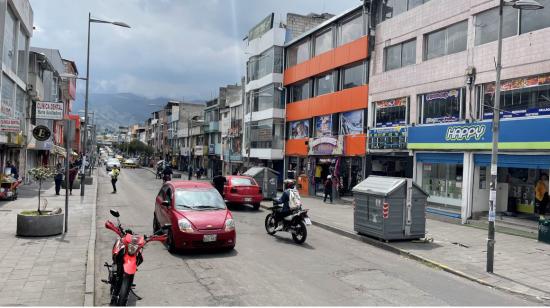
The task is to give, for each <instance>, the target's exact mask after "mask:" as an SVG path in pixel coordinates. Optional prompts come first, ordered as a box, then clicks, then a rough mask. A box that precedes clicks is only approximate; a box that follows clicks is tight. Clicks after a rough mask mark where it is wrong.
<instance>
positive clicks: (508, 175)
mask: <svg viewBox="0 0 550 308" xmlns="http://www.w3.org/2000/svg"><path fill="white" fill-rule="evenodd" d="M548 127H550V118H548V117H527V118H523V119H513V120H503V121H501V126H500V135H499V152H500V154H499V157H498V167H499V168H498V176H497V206H496V208H497V212H499V213H501V214H502V215H513V216H520V217H534V215H533V214H535V185H536V183H537V181H538V180H539V179H540V176H541V175H542V174H548V173H549V171H550V134H549V133H548ZM491 145H492V123H491V122H489V121H481V122H476V123H461V124H450V125H449V124H447V125H428V126H416V127H411V128H410V129H409V142H408V148H409V149H411V150H414V151H415V155H414V156H415V162H416V165H415V174H414V176H415V180H416V182H417V183H418V184H419V185H421V186H422V188H423V189H424V190H425V191H426V192H428V193H429V194H430V197H429V199H428V201H429V202H430V203H431V204H433V205H439V206H448V207H453V208H456V209H460V211H461V214H462V217H463V220H464V219H467V218H471V217H473V218H477V217H479V216H481V215H484V214H485V213H486V212H487V208H488V200H489V188H490V187H489V184H490V174H489V165H490V161H491V155H490V150H491Z"/></svg>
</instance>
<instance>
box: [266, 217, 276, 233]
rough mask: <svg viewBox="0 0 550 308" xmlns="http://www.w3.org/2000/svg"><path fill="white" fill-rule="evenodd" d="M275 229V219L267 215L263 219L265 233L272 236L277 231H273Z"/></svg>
mask: <svg viewBox="0 0 550 308" xmlns="http://www.w3.org/2000/svg"><path fill="white" fill-rule="evenodd" d="M276 227H277V226H276V225H275V218H274V217H273V214H267V216H266V217H265V231H266V232H267V234H269V235H273V234H275V233H277V231H275V228H276Z"/></svg>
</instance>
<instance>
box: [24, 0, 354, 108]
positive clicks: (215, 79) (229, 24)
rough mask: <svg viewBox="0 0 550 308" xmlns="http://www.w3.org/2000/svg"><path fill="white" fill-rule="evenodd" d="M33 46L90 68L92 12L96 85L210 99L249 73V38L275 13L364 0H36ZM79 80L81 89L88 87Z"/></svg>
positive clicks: (336, 9) (337, 8)
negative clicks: (246, 40)
mask: <svg viewBox="0 0 550 308" xmlns="http://www.w3.org/2000/svg"><path fill="white" fill-rule="evenodd" d="M30 2H31V5H32V8H33V11H34V22H33V23H34V26H35V30H34V33H33V37H32V39H31V46H34V47H45V48H55V49H59V50H60V52H61V56H62V57H63V58H65V59H70V60H73V61H75V62H76V64H77V67H78V70H79V74H80V76H81V77H84V76H85V75H86V39H87V25H88V24H87V18H88V13H89V12H91V14H92V18H98V19H104V20H109V21H122V22H125V23H127V24H129V25H130V26H131V28H130V29H127V28H122V27H116V26H113V25H110V24H98V23H92V27H91V43H90V46H91V51H90V91H91V92H95V93H133V94H137V95H142V96H146V97H149V98H154V97H168V98H174V99H179V98H189V99H210V98H212V97H214V96H216V93H217V91H218V88H219V87H220V86H224V85H227V84H235V83H236V82H239V81H240V77H241V76H242V75H243V74H244V71H245V63H246V60H245V58H246V56H245V54H244V51H243V46H244V44H243V38H244V37H245V36H246V35H247V33H248V30H249V29H250V28H252V27H253V26H254V25H256V24H257V23H258V22H260V21H261V20H262V19H263V18H264V17H266V16H267V15H268V14H270V13H271V12H274V13H275V15H276V16H278V17H279V18H281V19H284V17H285V16H286V13H288V12H293V13H298V14H308V13H311V12H314V13H322V12H328V13H332V14H339V13H341V12H343V11H345V10H347V9H349V8H352V7H355V6H357V5H359V4H361V1H360V0H30ZM84 88H85V82H84V81H79V82H78V87H77V91H79V92H83V91H84Z"/></svg>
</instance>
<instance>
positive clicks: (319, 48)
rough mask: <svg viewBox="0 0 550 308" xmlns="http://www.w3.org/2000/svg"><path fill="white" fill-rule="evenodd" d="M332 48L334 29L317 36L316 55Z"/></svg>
mask: <svg viewBox="0 0 550 308" xmlns="http://www.w3.org/2000/svg"><path fill="white" fill-rule="evenodd" d="M331 49H332V29H328V30H327V31H325V32H323V33H322V34H319V35H317V36H316V37H315V55H316V56H318V55H320V54H322V53H324V52H327V51H329V50H331Z"/></svg>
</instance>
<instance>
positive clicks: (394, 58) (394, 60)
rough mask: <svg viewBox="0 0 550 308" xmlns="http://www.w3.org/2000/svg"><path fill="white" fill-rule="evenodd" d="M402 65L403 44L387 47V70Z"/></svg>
mask: <svg viewBox="0 0 550 308" xmlns="http://www.w3.org/2000/svg"><path fill="white" fill-rule="evenodd" d="M400 67H401V44H398V45H395V46H391V47H388V48H386V71H389V70H393V69H396V68H400Z"/></svg>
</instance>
